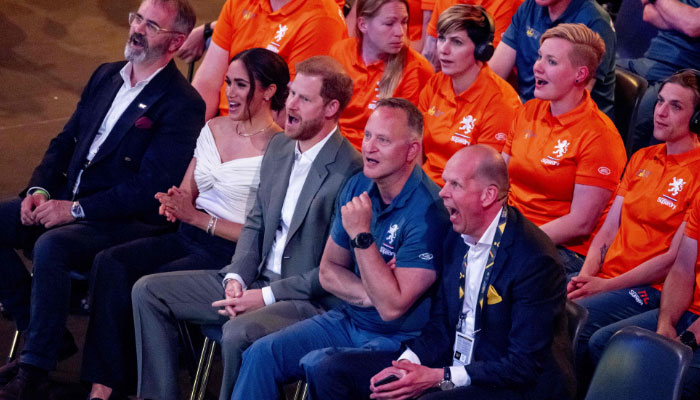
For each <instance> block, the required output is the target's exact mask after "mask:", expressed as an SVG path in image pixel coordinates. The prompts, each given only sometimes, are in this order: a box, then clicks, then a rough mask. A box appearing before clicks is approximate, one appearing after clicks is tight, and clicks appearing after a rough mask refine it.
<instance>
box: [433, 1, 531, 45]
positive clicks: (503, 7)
mask: <svg viewBox="0 0 700 400" xmlns="http://www.w3.org/2000/svg"><path fill="white" fill-rule="evenodd" d="M455 4H471V5H474V6H482V7H484V9H485V10H486V12H488V13H489V14H490V15H491V16H492V17H493V23H494V25H496V26H495V28H496V29H495V30H494V34H493V47H496V46H498V43H500V41H501V36H503V33H504V32H505V31H506V29H508V26H509V25H510V20H511V18H513V14H515V11H516V10H517V9H518V7H520V4H522V0H472V1H466V0H435V7H434V8H433V15H432V16H431V17H430V22H428V29H427V30H428V32H427V33H428V35H430V36H432V37H437V21H438V18H440V14H442V12H443V11H445V10H447V9H448V8H450V7H452V6H453V5H455Z"/></svg>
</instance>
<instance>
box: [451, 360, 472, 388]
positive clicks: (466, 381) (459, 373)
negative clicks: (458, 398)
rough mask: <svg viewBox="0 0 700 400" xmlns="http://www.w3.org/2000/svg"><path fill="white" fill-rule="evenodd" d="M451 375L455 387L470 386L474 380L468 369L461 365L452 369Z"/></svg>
mask: <svg viewBox="0 0 700 400" xmlns="http://www.w3.org/2000/svg"><path fill="white" fill-rule="evenodd" d="M450 375H451V380H452V383H454V384H455V387H458V386H469V385H471V383H472V378H470V377H469V374H468V373H467V369H466V368H464V367H463V366H461V365H456V366H452V367H450Z"/></svg>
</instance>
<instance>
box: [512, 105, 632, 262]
mask: <svg viewBox="0 0 700 400" xmlns="http://www.w3.org/2000/svg"><path fill="white" fill-rule="evenodd" d="M585 93H586V95H585V98H584V100H583V101H582V102H581V104H579V105H578V106H576V107H575V108H574V109H573V110H571V111H569V112H567V113H564V114H562V115H559V116H557V117H555V116H553V115H552V113H551V112H550V110H549V101H543V100H539V99H532V100H530V101H528V102H527V103H525V105H524V106H523V107H522V108H521V110H520V112H519V113H518V115H517V116H516V118H515V120H514V121H513V126H512V128H511V130H510V133H509V134H508V139H507V140H506V144H505V146H504V147H503V152H504V153H505V154H508V155H510V161H509V163H508V173H509V175H510V190H511V192H510V196H509V198H508V203H509V204H510V205H512V206H515V207H517V208H518V209H519V210H520V211H521V212H522V213H523V214H524V215H525V216H526V217H527V218H528V219H529V220H530V221H532V222H533V223H534V224H535V225H537V226H540V225H543V224H545V223H547V222H550V221H552V220H554V219H557V218H559V217H561V216H563V215H566V214H568V213H569V211H570V208H571V200H572V199H573V195H574V184H580V185H589V186H597V187H601V188H603V189H607V190H610V191H611V192H615V190H616V189H617V186H618V184H619V182H620V176H621V175H622V171H623V170H624V168H625V163H626V162H627V154H626V153H625V146H624V145H623V143H622V139H621V138H620V135H619V133H618V132H617V129H616V128H615V125H614V124H613V122H612V121H611V120H610V118H608V117H607V116H606V115H605V114H603V113H602V112H600V110H598V106H596V104H595V103H594V102H593V100H591V96H590V95H589V94H588V92H587V91H586V92H585ZM612 198H613V196H612V195H611V198H610V201H609V202H608V205H607V206H606V207H605V210H604V211H603V214H602V216H601V217H600V219H599V221H598V223H597V226H596V228H595V229H594V230H593V232H592V233H591V234H590V235H589V236H586V237H579V238H576V239H573V240H572V241H571V242H567V243H563V245H564V247H566V248H568V249H570V250H572V251H575V252H577V253H579V254H582V255H584V256H585V255H586V253H588V247H589V245H590V241H591V238H592V237H593V236H594V235H595V233H596V232H598V229H600V225H601V224H602V222H603V221H604V220H605V216H606V215H607V211H608V209H609V208H610V204H611V203H612Z"/></svg>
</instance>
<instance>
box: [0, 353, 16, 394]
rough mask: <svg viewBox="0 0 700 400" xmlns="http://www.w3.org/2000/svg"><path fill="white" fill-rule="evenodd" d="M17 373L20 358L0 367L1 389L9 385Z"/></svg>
mask: <svg viewBox="0 0 700 400" xmlns="http://www.w3.org/2000/svg"><path fill="white" fill-rule="evenodd" d="M17 371H19V358H16V359H14V360H12V361H10V362H9V363H7V364H5V365H3V366H2V367H0V388H1V387H4V386H5V385H7V384H8V382H10V381H11V380H12V378H14V377H15V376H16V375H17Z"/></svg>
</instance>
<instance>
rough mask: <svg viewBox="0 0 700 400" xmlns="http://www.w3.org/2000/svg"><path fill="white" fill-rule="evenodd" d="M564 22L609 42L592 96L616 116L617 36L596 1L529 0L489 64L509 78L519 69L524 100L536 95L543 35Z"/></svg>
mask: <svg viewBox="0 0 700 400" xmlns="http://www.w3.org/2000/svg"><path fill="white" fill-rule="evenodd" d="M563 23H581V24H584V25H586V26H587V27H589V28H590V29H591V30H592V31H594V32H597V33H598V34H599V35H600V37H601V38H603V41H604V42H605V55H604V56H603V59H602V60H601V62H600V65H599V66H598V70H597V71H596V74H595V79H591V81H590V82H589V84H588V91H590V92H591V97H592V98H593V100H594V101H595V102H596V104H597V105H598V108H599V109H600V110H601V111H603V112H604V113H605V114H607V115H608V117H610V118H613V101H614V99H615V47H616V38H615V31H614V30H613V26H612V22H611V20H610V16H609V15H608V13H607V12H606V11H605V10H604V9H603V8H602V7H601V6H600V5H599V4H598V3H596V2H595V1H594V0H525V2H524V3H523V4H521V5H520V7H518V11H516V12H515V15H513V19H512V20H511V22H510V26H509V27H508V29H507V30H506V32H505V33H504V34H503V37H502V38H501V43H499V44H498V47H497V48H496V51H495V53H494V54H493V57H492V58H491V60H490V61H489V67H491V69H492V70H493V71H494V72H495V73H497V74H498V75H499V76H501V77H502V78H503V79H507V78H508V76H509V75H510V73H511V72H512V71H513V66H515V67H516V69H517V71H518V94H519V95H520V97H521V98H522V100H523V102H525V101H528V100H530V99H532V98H533V97H534V92H535V76H534V74H533V72H532V67H533V65H534V64H535V61H536V60H537V57H538V50H539V48H540V36H541V35H542V34H543V33H544V32H545V31H546V30H547V29H549V28H551V27H553V26H556V25H559V24H563Z"/></svg>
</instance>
